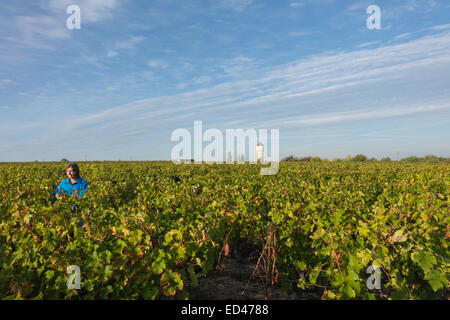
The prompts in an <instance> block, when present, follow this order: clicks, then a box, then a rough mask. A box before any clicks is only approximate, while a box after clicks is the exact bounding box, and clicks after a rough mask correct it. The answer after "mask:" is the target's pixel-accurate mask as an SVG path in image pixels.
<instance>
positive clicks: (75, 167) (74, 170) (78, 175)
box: [66, 163, 80, 179]
mask: <svg viewBox="0 0 450 320" xmlns="http://www.w3.org/2000/svg"><path fill="white" fill-rule="evenodd" d="M69 168H72V170H73V172H74V173H75V177H76V178H77V179H78V178H79V177H80V168H78V165H77V164H76V163H71V164H69V165H68V166H67V168H66V170H67V169H69Z"/></svg>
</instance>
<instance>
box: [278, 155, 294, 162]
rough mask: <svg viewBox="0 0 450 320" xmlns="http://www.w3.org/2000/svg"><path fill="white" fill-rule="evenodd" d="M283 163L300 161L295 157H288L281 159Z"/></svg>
mask: <svg viewBox="0 0 450 320" xmlns="http://www.w3.org/2000/svg"><path fill="white" fill-rule="evenodd" d="M281 161H287V162H292V161H298V158H296V157H294V156H293V155H290V156H287V157H286V158H283V159H281Z"/></svg>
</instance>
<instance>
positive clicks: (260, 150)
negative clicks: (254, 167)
mask: <svg viewBox="0 0 450 320" xmlns="http://www.w3.org/2000/svg"><path fill="white" fill-rule="evenodd" d="M263 151H264V146H263V144H262V143H261V142H258V144H257V145H256V160H257V161H258V162H262V161H263Z"/></svg>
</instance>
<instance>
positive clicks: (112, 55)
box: [106, 50, 118, 58]
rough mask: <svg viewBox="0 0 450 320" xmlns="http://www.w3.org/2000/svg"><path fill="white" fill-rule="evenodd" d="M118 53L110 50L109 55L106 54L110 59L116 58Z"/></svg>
mask: <svg viewBox="0 0 450 320" xmlns="http://www.w3.org/2000/svg"><path fill="white" fill-rule="evenodd" d="M117 54H118V53H117V52H116V51H113V50H108V53H107V54H106V55H107V57H108V58H114V57H115V56H117Z"/></svg>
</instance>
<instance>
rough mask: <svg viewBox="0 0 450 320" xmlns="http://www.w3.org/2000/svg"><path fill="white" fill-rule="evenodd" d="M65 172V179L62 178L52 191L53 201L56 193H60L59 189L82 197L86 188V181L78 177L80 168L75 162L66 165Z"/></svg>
mask: <svg viewBox="0 0 450 320" xmlns="http://www.w3.org/2000/svg"><path fill="white" fill-rule="evenodd" d="M66 174H67V179H64V180H63V181H62V182H61V183H60V184H59V186H58V187H57V188H56V190H55V191H54V192H53V201H56V200H57V199H56V194H57V193H59V194H61V193H62V192H61V191H63V192H64V194H67V195H71V194H75V195H78V196H80V197H82V196H83V195H84V192H85V191H87V190H88V183H87V181H86V180H84V179H82V178H81V177H80V169H79V168H78V165H77V164H76V163H71V164H69V165H68V166H67V170H66Z"/></svg>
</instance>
